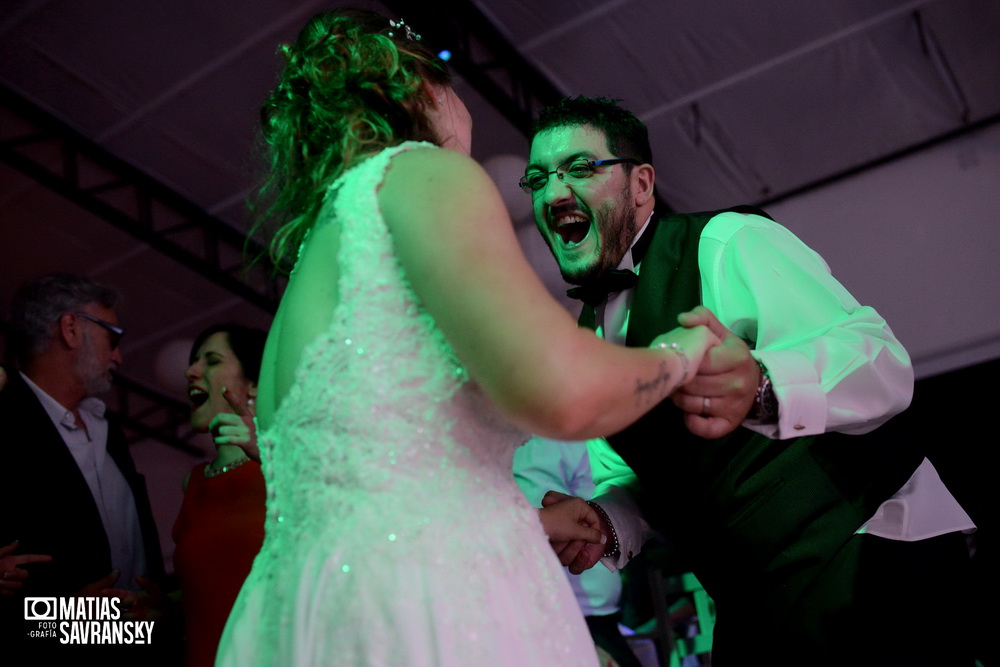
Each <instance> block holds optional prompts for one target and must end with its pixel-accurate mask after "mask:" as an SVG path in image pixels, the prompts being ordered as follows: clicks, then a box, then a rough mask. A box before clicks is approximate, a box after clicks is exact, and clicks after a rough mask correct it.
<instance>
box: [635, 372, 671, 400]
mask: <svg viewBox="0 0 1000 667" xmlns="http://www.w3.org/2000/svg"><path fill="white" fill-rule="evenodd" d="M670 377H671V376H670V371H669V370H668V369H667V362H665V361H661V362H660V367H659V369H657V372H656V375H654V376H653V377H652V378H651V379H649V380H639V379H636V381H635V400H636V405H638V406H639V407H640V408H644V407H646V406H648V405H650V404H652V403H658V402H659V401H660V399H661V398H663V397H664V396H665V394H662V395H661V391H662V390H663V387H664V386H667V385H669V384H670Z"/></svg>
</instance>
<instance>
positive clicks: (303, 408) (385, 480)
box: [261, 143, 525, 523]
mask: <svg viewBox="0 0 1000 667" xmlns="http://www.w3.org/2000/svg"><path fill="white" fill-rule="evenodd" d="M420 146H421V145H420V144H415V143H407V144H404V145H402V146H398V147H395V148H392V149H387V150H385V151H382V152H381V153H379V154H377V155H375V156H373V157H371V158H369V159H368V160H366V161H365V162H363V163H362V164H360V165H358V166H356V167H355V168H353V169H351V170H349V171H347V172H346V173H345V174H344V175H343V176H342V177H341V178H340V179H338V180H337V181H336V182H335V183H334V184H333V185H332V186H331V187H330V189H329V191H328V193H327V201H326V202H325V204H324V207H323V209H322V211H321V213H320V219H319V220H318V222H317V223H316V224H317V225H338V226H339V232H340V252H339V258H338V262H339V265H340V282H339V304H338V306H337V308H336V310H335V312H334V317H333V321H332V322H331V323H330V326H329V328H328V330H327V332H326V333H325V334H323V335H321V336H320V337H319V338H317V339H316V340H315V341H314V342H313V343H312V344H311V345H309V346H308V347H307V348H306V350H305V351H304V352H303V357H302V361H301V363H300V366H299V368H298V369H297V371H296V379H295V383H294V386H293V387H292V389H291V390H290V392H289V394H288V396H287V397H286V398H285V399H284V401H283V403H282V405H281V407H280V409H279V410H278V412H277V413H276V415H275V417H274V420H273V425H272V426H271V428H270V429H269V430H268V431H267V432H265V433H263V434H262V436H261V441H262V450H263V456H264V459H265V471H266V475H267V480H268V485H269V488H270V489H271V490H272V491H271V493H270V495H269V502H270V505H269V515H270V516H271V518H272V519H274V520H280V521H281V522H282V523H286V522H295V523H300V522H302V521H304V520H308V517H316V516H317V513H316V512H315V509H316V503H317V502H319V501H320V499H322V500H323V501H324V502H327V503H330V509H331V510H334V509H336V511H338V512H343V511H344V510H345V508H350V506H351V505H353V504H358V503H361V501H362V499H364V502H365V503H371V502H373V499H376V498H377V497H379V496H383V495H391V496H393V497H395V498H396V499H397V500H400V499H407V500H413V501H416V500H418V499H424V497H425V496H426V495H427V488H428V482H429V481H430V480H432V479H433V480H435V484H436V485H437V486H438V488H441V487H444V486H447V485H451V484H454V485H463V484H469V483H471V484H475V485H476V486H479V487H480V488H481V489H482V485H483V484H487V485H489V486H490V487H493V488H494V490H496V488H497V487H499V488H502V489H504V490H505V491H508V490H509V488H510V484H509V479H508V478H509V476H510V469H511V459H512V457H513V450H514V449H515V448H516V447H517V446H518V445H519V444H520V443H521V442H523V441H524V439H525V436H524V435H523V434H521V433H519V432H518V431H517V430H515V429H514V428H513V427H512V426H510V425H509V423H508V422H506V421H505V420H504V419H503V418H502V417H501V416H500V415H499V414H498V413H497V412H496V410H495V408H494V407H493V406H492V405H491V404H490V402H489V401H488V399H487V398H486V397H485V396H484V395H483V394H482V392H481V391H480V390H479V388H478V386H477V385H476V384H475V383H474V382H472V381H470V379H469V376H468V373H467V371H466V369H465V367H464V366H463V365H462V363H461V361H460V360H459V359H458V358H457V357H456V356H455V353H454V351H453V350H452V348H451V346H450V345H449V343H448V341H447V340H446V339H445V338H444V336H443V334H442V333H441V331H440V330H439V329H438V328H437V327H436V326H435V324H434V320H433V318H432V317H431V316H430V314H429V313H427V311H426V310H425V309H424V308H423V307H422V306H421V304H420V303H419V301H418V300H417V298H416V296H415V295H414V294H413V291H412V290H411V288H410V286H409V284H408V283H407V281H406V279H405V277H404V275H403V271H402V267H401V266H400V264H399V261H398V260H397V258H396V253H395V250H394V247H393V240H392V237H391V236H390V234H389V230H388V229H387V228H386V225H385V222H384V221H383V219H382V216H381V214H380V213H379V208H378V201H377V190H378V187H379V185H380V184H381V182H382V180H383V178H384V175H385V172H386V170H387V168H388V166H389V162H390V159H391V158H392V156H393V155H395V154H396V153H398V152H400V151H402V150H407V149H412V148H416V147H420ZM425 146H430V145H429V144H425ZM308 242H309V239H307V240H306V243H308ZM293 280H294V275H293ZM331 440H334V441H335V442H334V443H332V444H333V446H331ZM275 443H280V444H279V445H275ZM276 446H279V447H281V452H280V456H279V455H276V454H277V452H275V451H274V448H275V447H276ZM498 476H499V477H503V479H496V478H497V477H498ZM504 495H508V494H506V493H505V494H504Z"/></svg>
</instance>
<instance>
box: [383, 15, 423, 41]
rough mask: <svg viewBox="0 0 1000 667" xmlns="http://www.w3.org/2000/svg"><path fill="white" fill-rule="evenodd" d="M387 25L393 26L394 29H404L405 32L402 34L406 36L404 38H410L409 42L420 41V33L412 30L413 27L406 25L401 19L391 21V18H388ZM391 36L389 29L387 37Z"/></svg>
mask: <svg viewBox="0 0 1000 667" xmlns="http://www.w3.org/2000/svg"><path fill="white" fill-rule="evenodd" d="M389 27H390V28H394V29H396V30H405V31H406V33H405V34H404V35H403V36H404V37H406V39H408V40H410V41H411V42H419V41H420V35H418V34H417V33H415V32H413V29H412V28H411V27H410V26H408V25H406V22H405V21H404V20H403V19H399V20H398V21H393V20H392V19H389ZM392 36H393V35H392V30H390V31H389V37H392Z"/></svg>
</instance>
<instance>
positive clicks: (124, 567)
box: [21, 373, 148, 590]
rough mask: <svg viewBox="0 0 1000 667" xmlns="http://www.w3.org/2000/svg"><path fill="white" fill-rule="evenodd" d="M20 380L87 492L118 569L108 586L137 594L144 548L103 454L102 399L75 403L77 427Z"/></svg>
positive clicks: (124, 488)
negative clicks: (53, 429)
mask: <svg viewBox="0 0 1000 667" xmlns="http://www.w3.org/2000/svg"><path fill="white" fill-rule="evenodd" d="M21 377H22V378H23V379H24V381H25V383H26V384H27V385H28V387H29V388H30V389H31V391H32V392H33V393H34V394H35V396H36V397H37V398H38V401H39V402H40V403H41V404H42V408H43V409H44V410H45V413H46V414H47V415H48V416H49V419H51V420H52V424H53V425H54V426H55V427H56V430H57V431H58V432H59V436H60V437H61V438H62V440H63V442H64V443H65V444H66V448H67V449H68V450H69V452H70V454H72V455H73V459H74V460H75V461H76V465H77V467H78V468H79V469H80V473H81V474H82V475H83V478H84V479H85V480H86V482H87V486H88V487H89V488H90V494H91V496H93V498H94V504H95V505H96V506H97V511H98V513H99V514H100V516H101V523H103V524H104V532H105V534H106V535H107V538H108V545H109V546H110V548H111V567H112V569H118V570H121V576H120V577H119V578H118V581H117V582H116V583H115V584H114V587H115V588H127V589H130V590H140V588H139V586H138V584H136V583H135V577H136V575H140V576H145V575H148V570H147V567H146V549H145V546H144V544H143V539H142V528H141V526H140V524H139V513H138V512H137V511H136V508H135V498H134V497H133V495H132V488H131V487H130V486H129V485H128V481H127V480H126V479H125V475H123V474H122V471H121V470H119V469H118V466H117V465H116V464H115V462H114V459H112V458H111V456H109V455H108V420H107V419H105V418H104V411H105V408H106V406H105V405H104V401H102V400H100V399H99V398H94V397H88V398H85V399H83V401H81V402H80V406H79V408H78V412H79V414H80V419H81V420H82V421H83V425H84V426H85V427H86V428H84V427H83V426H80V425H78V424H77V422H76V417H75V416H74V414H73V412H72V411H70V410H67V409H66V408H65V407H63V406H62V405H60V404H59V402H58V401H56V400H55V399H54V398H52V397H51V396H49V395H48V394H47V393H45V391H44V390H43V389H42V388H41V387H39V386H38V385H36V384H35V383H34V382H32V381H31V378H29V377H28V376H27V375H25V374H24V373H21Z"/></svg>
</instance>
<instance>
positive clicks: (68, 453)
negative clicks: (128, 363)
mask: <svg viewBox="0 0 1000 667" xmlns="http://www.w3.org/2000/svg"><path fill="white" fill-rule="evenodd" d="M117 300H118V294H117V292H116V291H115V290H113V289H111V288H108V287H105V286H103V285H99V284H97V283H95V282H93V281H91V280H88V279H86V278H82V277H78V276H74V275H70V274H53V275H47V276H43V277H41V278H38V279H35V280H33V281H31V282H29V283H28V284H26V285H24V286H23V287H22V288H21V289H20V290H19V291H18V293H17V295H16V296H15V298H14V302H13V304H12V308H11V311H12V312H11V322H10V324H11V333H12V342H13V344H14V351H15V355H16V357H17V360H18V362H19V372H11V373H10V375H11V378H10V383H9V384H8V386H7V387H6V388H5V389H4V391H3V392H2V393H0V438H2V448H0V457H2V460H3V470H4V473H3V481H2V483H0V508H2V513H0V546H7V545H10V544H13V542H14V541H15V540H16V541H17V543H16V551H15V554H18V555H22V556H24V557H25V562H24V563H23V564H22V565H20V566H19V567H18V568H16V569H14V570H8V571H5V572H3V573H0V575H2V576H3V579H4V586H5V588H6V589H7V590H8V591H9V592H10V593H11V594H9V595H6V596H4V597H3V598H0V603H2V607H0V609H2V611H3V615H2V619H0V627H2V628H3V630H2V632H3V633H4V634H6V635H7V636H8V637H9V640H10V641H14V642H16V645H23V646H25V647H29V648H30V649H31V650H33V651H39V650H41V651H45V650H47V649H53V648H55V646H52V644H56V645H57V644H58V639H51V638H37V637H36V638H30V639H29V637H28V632H29V631H30V630H33V629H36V628H35V627H34V626H37V623H31V622H28V621H26V620H25V614H26V612H25V611H24V604H23V598H25V597H52V596H56V597H58V596H63V597H65V596H72V595H88V596H93V595H98V594H99V593H100V591H102V590H103V589H105V588H111V587H114V588H118V589H129V590H133V591H139V590H141V588H140V584H139V582H137V580H136V577H147V578H159V577H161V576H162V574H163V561H162V557H161V554H160V545H159V538H158V537H157V532H156V526H155V524H154V522H153V517H152V512H151V510H150V505H149V499H148V497H147V495H146V486H145V481H144V480H143V477H142V476H141V475H139V474H138V473H137V472H136V469H135V464H134V463H133V461H132V457H131V456H130V454H129V451H128V444H127V443H126V441H125V436H124V434H123V433H122V431H121V429H120V428H119V427H118V426H117V425H116V424H114V423H113V422H111V421H109V420H108V419H107V418H106V416H105V414H104V411H105V406H104V403H103V402H102V401H101V400H100V398H99V397H100V396H103V395H105V394H106V393H108V391H110V389H111V383H112V376H111V373H112V371H114V370H116V369H117V368H118V367H119V366H120V365H121V363H122V354H121V350H120V349H119V343H120V341H121V337H122V335H123V334H124V329H122V328H121V327H119V326H118V319H117V314H116V312H115V304H116V302H117ZM65 648H66V649H67V650H68V649H73V648H77V649H78V648H79V647H72V646H70V647H65ZM88 648H91V647H88ZM127 648H131V647H127ZM131 657H132V658H133V659H134V658H135V657H137V656H136V655H135V654H133V655H132V656H131Z"/></svg>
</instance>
